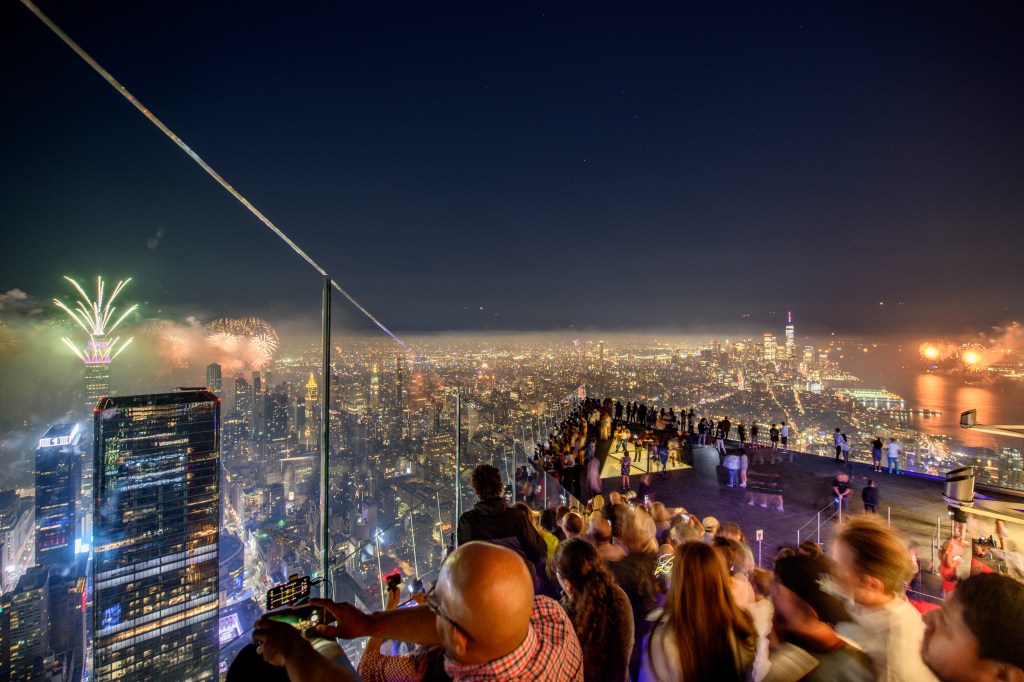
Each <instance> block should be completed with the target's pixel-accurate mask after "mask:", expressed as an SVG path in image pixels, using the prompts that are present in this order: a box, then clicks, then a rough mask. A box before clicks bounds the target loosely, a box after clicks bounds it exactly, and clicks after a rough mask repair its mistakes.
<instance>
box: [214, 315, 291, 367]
mask: <svg viewBox="0 0 1024 682" xmlns="http://www.w3.org/2000/svg"><path fill="white" fill-rule="evenodd" d="M203 334H204V335H205V336H206V343H207V344H208V345H209V346H210V347H211V348H214V349H215V350H216V351H218V352H219V353H221V354H223V355H225V356H228V358H227V359H226V360H225V361H222V362H221V364H222V365H223V366H224V369H225V370H229V371H234V370H235V369H239V368H241V367H243V366H247V367H249V368H250V369H253V370H261V369H263V368H264V367H266V366H267V365H269V364H270V363H271V361H272V360H273V359H274V354H276V353H277V349H278V347H279V346H280V341H279V340H278V338H277V332H276V331H274V328H273V327H271V326H270V323H269V322H267V321H266V320H263V319H260V318H258V317H245V318H241V319H231V318H222V319H219V320H214V321H213V322H210V323H209V324H208V325H206V326H205V327H204V328H203Z"/></svg>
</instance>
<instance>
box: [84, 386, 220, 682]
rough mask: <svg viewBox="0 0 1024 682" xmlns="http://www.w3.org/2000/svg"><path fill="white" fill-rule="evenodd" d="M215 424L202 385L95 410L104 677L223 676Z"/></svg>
mask: <svg viewBox="0 0 1024 682" xmlns="http://www.w3.org/2000/svg"><path fill="white" fill-rule="evenodd" d="M219 421H220V400H219V399H218V398H217V397H216V396H215V395H214V394H213V393H211V392H209V391H206V390H188V391H178V392H174V393H164V394H156V395H142V396H128V397H119V398H108V399H106V400H104V401H102V402H101V403H100V405H99V406H98V408H97V410H96V412H95V448H94V461H95V485H94V489H95V498H94V499H95V506H96V516H95V521H94V534H93V546H94V560H93V569H92V578H93V590H94V593H93V604H94V608H93V617H92V626H93V646H94V650H93V672H94V674H95V679H97V680H115V679H125V680H143V679H145V680H212V679H216V677H217V672H218V628H217V626H218V622H217V620H218V619H217V617H218V602H217V599H218V538H219V528H218V524H219V494H220V491H219V477H220V461H219V457H220V441H219V429H218V427H219Z"/></svg>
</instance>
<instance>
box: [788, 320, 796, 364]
mask: <svg viewBox="0 0 1024 682" xmlns="http://www.w3.org/2000/svg"><path fill="white" fill-rule="evenodd" d="M795 357H796V330H795V329H794V327H793V313H791V312H790V313H786V359H787V360H792V359H794V358H795Z"/></svg>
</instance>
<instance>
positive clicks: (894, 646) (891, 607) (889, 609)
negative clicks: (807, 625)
mask: <svg viewBox="0 0 1024 682" xmlns="http://www.w3.org/2000/svg"><path fill="white" fill-rule="evenodd" d="M850 614H851V615H852V616H853V619H854V623H840V624H839V625H838V626H836V632H838V633H839V634H840V635H842V636H844V637H849V638H850V639H852V640H853V641H854V642H856V643H857V644H859V645H860V647H861V649H863V651H864V653H865V654H867V655H868V658H870V659H871V664H872V666H873V667H874V669H875V679H876V680H878V682H937V678H936V677H935V675H933V674H932V672H931V671H930V670H929V669H928V666H926V665H925V664H924V660H922V658H921V643H922V641H923V640H924V620H923V619H922V618H921V614H920V613H919V612H918V610H917V609H915V608H914V607H913V606H911V604H910V602H908V601H907V600H906V599H903V598H902V597H896V598H894V599H893V600H892V601H891V602H889V603H888V604H884V605H882V606H875V607H867V606H858V605H854V606H852V607H850Z"/></svg>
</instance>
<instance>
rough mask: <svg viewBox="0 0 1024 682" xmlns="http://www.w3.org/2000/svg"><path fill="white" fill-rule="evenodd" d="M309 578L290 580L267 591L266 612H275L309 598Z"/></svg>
mask: <svg viewBox="0 0 1024 682" xmlns="http://www.w3.org/2000/svg"><path fill="white" fill-rule="evenodd" d="M309 586H310V583H309V576H308V575H307V576H303V577H301V578H298V579H297V580H290V581H288V582H286V583H285V584H283V585H277V586H276V587H271V588H270V590H268V591H267V611H276V610H277V609H279V608H281V607H282V606H288V605H289V604H294V603H295V602H297V601H299V600H301V599H305V598H306V597H308V596H309Z"/></svg>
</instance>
